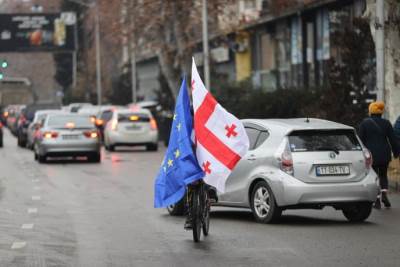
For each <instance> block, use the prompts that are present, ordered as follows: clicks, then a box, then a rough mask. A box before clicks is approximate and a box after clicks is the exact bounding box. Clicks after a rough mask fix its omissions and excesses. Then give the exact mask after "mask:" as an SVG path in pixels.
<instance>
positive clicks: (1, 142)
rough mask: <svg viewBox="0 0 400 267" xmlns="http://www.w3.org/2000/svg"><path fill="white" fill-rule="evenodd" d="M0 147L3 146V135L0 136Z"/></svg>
mask: <svg viewBox="0 0 400 267" xmlns="http://www.w3.org/2000/svg"><path fill="white" fill-rule="evenodd" d="M0 147H3V137H0Z"/></svg>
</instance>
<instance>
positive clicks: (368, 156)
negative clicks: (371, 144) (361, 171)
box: [363, 148, 372, 169]
mask: <svg viewBox="0 0 400 267" xmlns="http://www.w3.org/2000/svg"><path fill="white" fill-rule="evenodd" d="M363 153H364V158H365V167H367V169H370V168H371V166H372V155H371V152H369V150H368V149H366V148H364V150H363Z"/></svg>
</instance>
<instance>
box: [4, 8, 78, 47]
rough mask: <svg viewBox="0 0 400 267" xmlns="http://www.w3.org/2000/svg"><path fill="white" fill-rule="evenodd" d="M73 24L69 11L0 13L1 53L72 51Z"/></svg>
mask: <svg viewBox="0 0 400 267" xmlns="http://www.w3.org/2000/svg"><path fill="white" fill-rule="evenodd" d="M74 22H75V23H74ZM74 27H76V17H75V13H71V12H68V13H56V14H37V13H33V14H0V52H22V51H27V52H31V51H73V50H75V40H74V38H75V34H74Z"/></svg>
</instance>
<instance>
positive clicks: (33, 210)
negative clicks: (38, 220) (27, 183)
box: [28, 208, 38, 214]
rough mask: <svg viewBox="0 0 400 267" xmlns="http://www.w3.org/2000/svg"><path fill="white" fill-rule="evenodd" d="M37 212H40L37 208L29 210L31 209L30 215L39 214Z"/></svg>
mask: <svg viewBox="0 0 400 267" xmlns="http://www.w3.org/2000/svg"><path fill="white" fill-rule="evenodd" d="M37 212H38V209H37V208H29V209H28V213H29V214H32V213H37Z"/></svg>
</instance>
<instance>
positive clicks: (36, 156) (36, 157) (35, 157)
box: [33, 152, 38, 160]
mask: <svg viewBox="0 0 400 267" xmlns="http://www.w3.org/2000/svg"><path fill="white" fill-rule="evenodd" d="M33 155H34V159H35V160H38V155H37V154H36V152H33Z"/></svg>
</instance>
